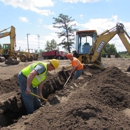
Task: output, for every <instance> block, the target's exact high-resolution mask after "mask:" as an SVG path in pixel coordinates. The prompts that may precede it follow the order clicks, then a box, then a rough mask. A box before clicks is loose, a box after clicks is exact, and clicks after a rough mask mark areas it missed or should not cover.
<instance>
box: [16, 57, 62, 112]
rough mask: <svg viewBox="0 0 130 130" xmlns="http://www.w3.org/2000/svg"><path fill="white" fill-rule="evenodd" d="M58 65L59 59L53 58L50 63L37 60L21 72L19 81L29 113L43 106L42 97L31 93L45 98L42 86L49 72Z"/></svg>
mask: <svg viewBox="0 0 130 130" xmlns="http://www.w3.org/2000/svg"><path fill="white" fill-rule="evenodd" d="M58 66H59V61H58V60H56V59H52V60H50V62H49V63H45V62H36V63H33V64H30V65H29V66H27V67H26V68H24V69H23V70H21V71H20V72H19V74H18V82H19V86H20V90H21V94H22V99H23V102H24V105H25V107H26V110H27V114H31V113H33V112H34V110H36V109H38V108H39V107H41V101H40V99H38V98H37V97H35V96H32V95H31V93H34V94H39V96H40V97H41V98H43V95H42V87H43V85H44V81H45V79H46V77H47V72H48V71H51V70H54V69H57V68H58Z"/></svg>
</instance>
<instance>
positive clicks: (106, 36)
mask: <svg viewBox="0 0 130 130" xmlns="http://www.w3.org/2000/svg"><path fill="white" fill-rule="evenodd" d="M116 34H117V35H118V36H119V38H120V40H121V41H122V43H123V44H124V46H125V48H126V50H127V51H128V52H129V53H130V43H129V40H130V36H129V35H128V33H127V32H126V30H125V28H124V25H123V24H122V23H117V24H116V26H115V27H113V28H111V29H110V30H106V31H104V32H103V33H101V34H100V35H98V34H97V31H96V30H80V31H76V47H75V49H76V50H75V51H73V56H74V57H77V58H78V59H79V60H80V61H81V62H82V63H83V64H86V65H89V64H91V65H94V66H96V67H98V68H100V69H105V68H106V66H105V65H104V64H103V63H102V62H101V51H102V50H103V48H104V47H105V46H106V44H107V43H108V42H109V41H110V40H111V39H112V38H113V37H114V36H115V35H116ZM90 42H91V43H90Z"/></svg>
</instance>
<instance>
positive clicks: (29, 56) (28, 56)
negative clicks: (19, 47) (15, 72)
mask: <svg viewBox="0 0 130 130" xmlns="http://www.w3.org/2000/svg"><path fill="white" fill-rule="evenodd" d="M18 56H19V57H20V61H21V62H26V61H27V60H28V61H33V60H38V54H37V53H34V52H30V51H19V53H18Z"/></svg>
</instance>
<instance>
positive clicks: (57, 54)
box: [42, 50, 67, 59]
mask: <svg viewBox="0 0 130 130" xmlns="http://www.w3.org/2000/svg"><path fill="white" fill-rule="evenodd" d="M42 57H43V59H53V58H55V59H67V57H66V54H65V52H63V51H59V50H52V51H47V52H42Z"/></svg>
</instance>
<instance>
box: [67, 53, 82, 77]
mask: <svg viewBox="0 0 130 130" xmlns="http://www.w3.org/2000/svg"><path fill="white" fill-rule="evenodd" d="M67 58H68V59H69V60H70V61H71V65H72V70H71V73H70V75H72V74H74V79H77V78H78V77H79V76H80V75H81V74H82V72H83V64H82V63H81V62H80V61H79V60H78V59H77V58H76V57H73V55H72V54H71V53H68V54H67Z"/></svg>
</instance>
